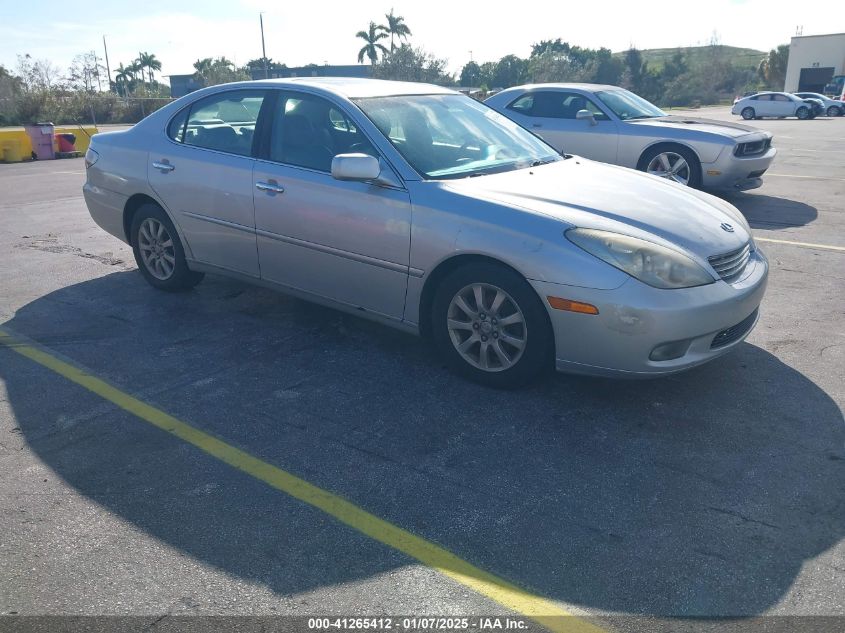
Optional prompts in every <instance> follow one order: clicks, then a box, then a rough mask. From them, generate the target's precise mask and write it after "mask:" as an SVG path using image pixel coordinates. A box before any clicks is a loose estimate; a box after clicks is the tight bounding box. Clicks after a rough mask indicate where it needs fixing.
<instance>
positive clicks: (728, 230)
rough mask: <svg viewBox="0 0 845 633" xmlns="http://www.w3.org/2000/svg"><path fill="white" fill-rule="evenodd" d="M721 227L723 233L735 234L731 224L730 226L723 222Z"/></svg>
mask: <svg viewBox="0 0 845 633" xmlns="http://www.w3.org/2000/svg"><path fill="white" fill-rule="evenodd" d="M719 226H721V227H722V230H723V231H727V232H728V233H733V232H734V227H732V226H731V225H730V224H728V223H727V222H722V223H721V224H720V225H719Z"/></svg>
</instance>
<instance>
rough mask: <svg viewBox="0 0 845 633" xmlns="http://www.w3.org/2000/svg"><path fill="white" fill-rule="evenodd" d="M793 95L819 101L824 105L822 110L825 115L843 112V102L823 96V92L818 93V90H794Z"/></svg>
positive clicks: (844, 110) (844, 107)
mask: <svg viewBox="0 0 845 633" xmlns="http://www.w3.org/2000/svg"><path fill="white" fill-rule="evenodd" d="M795 96H796V97H800V98H801V99H816V100H818V101H821V102H822V106H823V107H824V112H825V114H827V116H842V115H843V114H845V103H842V102H841V101H836V100H834V99H831V98H830V97H825V96H824V95H823V94H819V93H818V92H796V93H795Z"/></svg>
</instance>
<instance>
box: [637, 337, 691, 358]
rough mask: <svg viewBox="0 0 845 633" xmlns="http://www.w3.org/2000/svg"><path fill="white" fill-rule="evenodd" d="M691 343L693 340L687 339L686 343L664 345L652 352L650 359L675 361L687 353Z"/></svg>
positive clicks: (677, 342) (676, 342)
mask: <svg viewBox="0 0 845 633" xmlns="http://www.w3.org/2000/svg"><path fill="white" fill-rule="evenodd" d="M691 342H692V341H691V340H689V339H687V340H686V341H672V342H671V343H663V344H661V345H658V346H657V347H655V348H654V349H653V350H651V354H649V355H648V357H649V358H650V359H651V360H674V359H676V358H680V357H681V356H683V355H684V354H686V353H687V350H688V349H689V345H690V343H691Z"/></svg>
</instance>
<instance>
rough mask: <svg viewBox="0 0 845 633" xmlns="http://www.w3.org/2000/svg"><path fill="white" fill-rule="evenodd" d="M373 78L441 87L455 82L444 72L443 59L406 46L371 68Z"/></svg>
mask: <svg viewBox="0 0 845 633" xmlns="http://www.w3.org/2000/svg"><path fill="white" fill-rule="evenodd" d="M373 77H376V78H377V79H393V80H396V81H417V82H422V83H430V84H441V85H449V84H453V83H454V81H455V78H454V77H453V76H452V75H450V74H448V73H447V72H446V60H445V59H439V58H437V57H435V56H434V55H432V54H430V53H427V52H426V51H424V50H423V49H421V48H411V47H410V46H409V45H408V44H403V45H402V46H400V47H398V48H397V49H396V50H394V51H393V52H392V53H388V54H387V55H385V56H384V57H382V60H381V61H380V62H379V63H378V64H376V65H375V66H373Z"/></svg>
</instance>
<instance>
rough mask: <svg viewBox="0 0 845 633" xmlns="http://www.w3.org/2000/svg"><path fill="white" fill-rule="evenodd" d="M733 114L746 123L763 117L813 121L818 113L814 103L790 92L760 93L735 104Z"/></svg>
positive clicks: (732, 109)
mask: <svg viewBox="0 0 845 633" xmlns="http://www.w3.org/2000/svg"><path fill="white" fill-rule="evenodd" d="M731 114H738V115H740V116H741V117H742V118H743V119H745V120H746V121H749V120H751V119H762V118H763V117H779V118H785V117H790V116H794V117H798V118H799V119H812V118H813V117H815V116H816V114H817V111H816V109H815V108H814V104H813V102H812V101H807V100H805V99H801V98H800V97H796V96H795V95H793V94H790V93H788V92H758V93H757V94H756V95H752V96H750V97H745V98H744V99H740V100H739V101H737V102H736V103H734V105H733V107H732V108H731Z"/></svg>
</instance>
